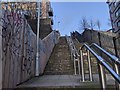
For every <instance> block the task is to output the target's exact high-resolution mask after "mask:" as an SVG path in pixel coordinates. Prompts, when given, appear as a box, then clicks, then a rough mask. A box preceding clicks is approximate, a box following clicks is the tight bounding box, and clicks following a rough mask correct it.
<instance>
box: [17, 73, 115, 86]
mask: <svg viewBox="0 0 120 90" xmlns="http://www.w3.org/2000/svg"><path fill="white" fill-rule="evenodd" d="M93 77H94V82H90V81H86V82H81V77H80V75H43V76H40V77H35V78H32V79H31V80H29V81H27V82H25V83H23V84H21V85H19V86H18V88H20V87H22V88H24V87H81V86H82V87H86V86H90V87H91V86H92V87H94V86H95V87H97V86H98V87H99V79H98V74H94V75H93ZM86 78H88V76H86ZM107 81H108V83H107V84H109V85H114V80H113V78H112V77H111V76H110V75H107Z"/></svg>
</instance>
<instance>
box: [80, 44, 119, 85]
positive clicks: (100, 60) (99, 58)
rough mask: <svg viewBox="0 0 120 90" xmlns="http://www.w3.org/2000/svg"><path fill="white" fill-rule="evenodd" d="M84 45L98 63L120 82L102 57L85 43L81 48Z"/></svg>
mask: <svg viewBox="0 0 120 90" xmlns="http://www.w3.org/2000/svg"><path fill="white" fill-rule="evenodd" d="M84 47H85V48H87V50H89V51H90V52H91V53H92V54H93V55H94V56H95V57H96V58H97V60H98V61H99V64H101V65H102V66H104V67H105V68H106V69H107V70H108V71H109V73H110V74H111V75H112V76H113V77H114V79H115V80H116V81H118V83H120V76H119V75H118V74H117V73H116V72H115V71H114V70H113V69H112V68H111V67H110V66H109V65H108V64H107V63H106V62H105V61H104V59H103V58H102V57H101V56H99V55H97V54H96V53H95V52H94V51H93V50H92V49H91V48H90V47H89V46H88V45H87V44H84V45H83V46H82V47H81V50H82V49H83V48H84Z"/></svg>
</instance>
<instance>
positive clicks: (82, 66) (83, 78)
mask: <svg viewBox="0 0 120 90" xmlns="http://www.w3.org/2000/svg"><path fill="white" fill-rule="evenodd" d="M80 56H81V69H82V70H81V71H82V81H83V82H84V81H85V75H84V65H83V53H82V50H80Z"/></svg>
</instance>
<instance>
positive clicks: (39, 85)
mask: <svg viewBox="0 0 120 90" xmlns="http://www.w3.org/2000/svg"><path fill="white" fill-rule="evenodd" d="M73 42H74V43H75V45H76V48H77V49H78V48H79V47H81V46H82V43H81V44H80V43H79V42H78V41H77V40H73ZM86 62H87V61H85V63H84V67H85V73H86V77H85V79H86V80H87V81H85V82H82V81H81V75H74V69H73V61H72V60H71V59H70V51H69V47H68V44H67V40H66V38H65V37H60V40H59V43H58V44H57V45H56V46H55V48H54V50H53V52H52V54H51V57H50V58H49V61H48V63H47V65H46V68H45V72H44V75H42V76H40V77H34V78H32V79H31V80H29V81H27V82H25V83H23V84H21V85H19V86H18V88H17V89H16V90H21V89H22V90H23V89H24V90H29V89H34V90H69V89H75V90H76V89H81V90H82V89H83V90H84V89H85V90H101V89H100V83H99V76H98V74H97V72H96V68H95V67H93V71H94V68H95V73H96V74H95V73H94V74H93V78H94V80H93V82H90V81H88V79H89V75H88V67H87V64H86ZM111 80H112V79H111V76H109V75H107V82H108V85H107V89H106V90H115V87H114V86H113V85H114V83H113V82H111Z"/></svg>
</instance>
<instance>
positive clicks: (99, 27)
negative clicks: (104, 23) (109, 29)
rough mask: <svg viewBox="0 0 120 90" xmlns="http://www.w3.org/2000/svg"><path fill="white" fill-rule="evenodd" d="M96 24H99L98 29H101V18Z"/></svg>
mask: <svg viewBox="0 0 120 90" xmlns="http://www.w3.org/2000/svg"><path fill="white" fill-rule="evenodd" d="M96 25H97V27H98V29H99V30H100V29H101V23H100V20H97V21H96Z"/></svg>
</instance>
